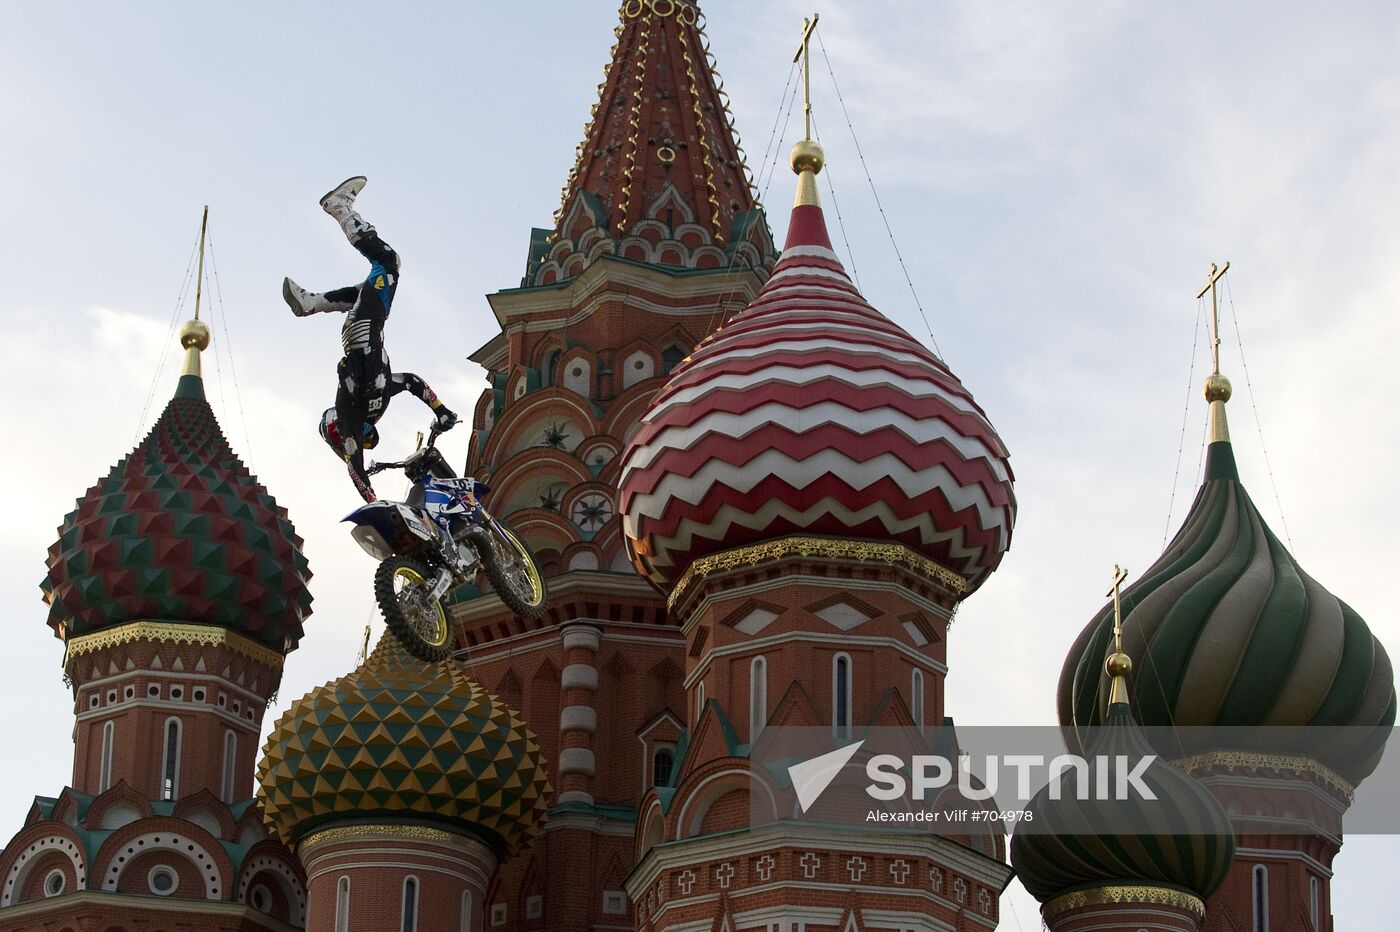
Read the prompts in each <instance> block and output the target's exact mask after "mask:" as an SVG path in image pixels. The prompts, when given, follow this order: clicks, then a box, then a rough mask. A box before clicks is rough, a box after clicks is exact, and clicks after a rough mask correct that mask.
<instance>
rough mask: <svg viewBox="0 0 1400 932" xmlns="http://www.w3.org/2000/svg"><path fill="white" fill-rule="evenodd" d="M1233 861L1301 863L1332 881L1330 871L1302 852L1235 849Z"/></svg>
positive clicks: (1270, 849) (1269, 849)
mask: <svg viewBox="0 0 1400 932" xmlns="http://www.w3.org/2000/svg"><path fill="white" fill-rule="evenodd" d="M1235 860H1237V861H1239V860H1271V861H1301V862H1302V863H1304V864H1306V865H1307V866H1308V867H1310V868H1312V869H1313V870H1314V871H1316V872H1317V873H1318V874H1320V875H1322V876H1323V877H1326V878H1327V879H1328V880H1331V879H1332V870H1331V869H1330V868H1328V867H1326V866H1324V865H1323V863H1322V862H1321V861H1319V860H1317V859H1316V858H1313V857H1311V856H1309V855H1307V854H1304V853H1303V852H1302V851H1275V850H1273V849H1272V848H1236V849H1235Z"/></svg>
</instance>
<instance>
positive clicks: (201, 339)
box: [180, 320, 209, 352]
mask: <svg viewBox="0 0 1400 932" xmlns="http://www.w3.org/2000/svg"><path fill="white" fill-rule="evenodd" d="M180 345H181V346H183V347H184V348H185V349H189V348H190V347H194V348H195V349H197V350H199V351H200V352H203V351H204V350H206V349H208V348H209V327H208V326H207V325H206V324H205V323H204V321H202V320H187V321H185V325H184V326H183V327H181V328H180Z"/></svg>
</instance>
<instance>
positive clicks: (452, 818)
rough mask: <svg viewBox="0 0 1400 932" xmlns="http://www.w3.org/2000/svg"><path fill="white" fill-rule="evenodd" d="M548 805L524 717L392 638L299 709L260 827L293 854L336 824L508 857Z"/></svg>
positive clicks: (276, 750) (288, 718)
mask: <svg viewBox="0 0 1400 932" xmlns="http://www.w3.org/2000/svg"><path fill="white" fill-rule="evenodd" d="M550 794H551V789H550V785H549V778H548V776H547V775H546V773H545V765H544V756H543V755H542V754H541V753H540V748H539V743H538V742H537V741H536V740H535V736H534V735H533V734H531V732H530V730H529V729H528V728H526V726H525V723H524V722H523V721H522V720H521V718H520V715H519V714H518V713H517V712H515V711H514V710H513V709H511V708H510V707H509V706H508V705H506V704H505V702H503V701H502V700H501V699H499V698H497V697H496V696H494V695H492V694H491V693H490V692H488V691H487V690H486V689H484V688H483V687H482V686H481V685H479V684H478V683H477V682H475V681H474V680H473V679H471V678H470V677H469V676H467V674H466V672H465V671H464V670H463V669H462V668H461V667H460V666H459V665H458V664H457V663H455V662H454V661H451V660H445V661H441V662H438V663H424V662H423V661H421V660H419V659H417V658H416V657H414V656H412V655H411V654H409V653H408V651H407V650H405V649H404V647H403V645H402V644H400V643H399V641H398V639H397V638H396V637H394V636H393V635H392V634H386V635H385V636H384V637H383V638H382V639H381V640H380V642H379V645H378V646H377V647H376V648H375V649H374V652H373V653H371V654H370V656H369V658H368V659H367V660H366V661H365V663H364V664H363V665H362V666H360V667H359V668H358V669H356V670H354V671H353V672H351V673H348V674H346V675H345V676H343V677H341V678H340V679H338V680H333V681H331V682H329V683H327V684H325V685H324V686H320V687H317V688H316V689H313V690H312V691H311V692H309V693H307V694H306V695H305V696H303V697H302V698H300V699H298V700H297V701H296V702H293V703H292V705H291V708H289V709H288V710H287V711H286V712H285V713H284V714H283V715H282V717H281V718H280V719H278V721H277V724H276V726H275V727H274V728H273V730H272V734H271V735H270V736H269V737H268V740H267V744H266V746H264V748H263V758H262V760H261V761H260V762H259V764H258V799H259V801H260V802H261V804H262V810H263V817H264V819H265V820H266V822H267V824H268V826H269V827H270V828H271V829H272V830H273V831H274V832H275V833H276V834H277V835H278V836H279V837H280V838H281V839H282V840H283V841H284V842H285V843H286V844H288V845H289V846H290V845H294V844H296V843H297V842H298V841H299V840H300V839H302V838H304V837H305V836H306V835H307V834H308V833H310V832H312V831H314V830H315V829H316V828H318V827H320V826H322V825H325V824H327V823H330V822H339V821H346V820H359V819H364V818H375V819H384V818H391V819H405V820H410V821H414V822H433V823H438V824H442V825H446V826H454V827H457V828H460V829H463V830H465V831H467V832H470V833H472V834H474V835H476V836H478V837H480V838H481V839H482V840H484V841H486V842H487V843H488V844H490V845H492V846H493V847H494V848H495V849H496V850H497V852H498V854H501V855H507V854H510V853H512V852H514V851H516V850H518V849H519V848H520V846H521V845H522V844H523V843H524V842H525V841H527V840H528V839H529V838H531V837H533V836H534V835H535V834H536V833H537V832H538V831H539V829H540V827H541V825H542V824H543V822H544V818H545V810H546V809H547V807H548V802H549V797H550Z"/></svg>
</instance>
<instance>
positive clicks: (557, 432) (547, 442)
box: [540, 422, 569, 450]
mask: <svg viewBox="0 0 1400 932" xmlns="http://www.w3.org/2000/svg"><path fill="white" fill-rule="evenodd" d="M568 439H569V432H568V431H567V430H565V429H564V425H563V424H560V423H557V422H556V423H554V424H550V425H549V426H548V427H546V428H545V429H544V437H543V438H541V440H540V446H542V447H553V448H554V449H556V450H562V449H564V444H565V443H566V442H567V441H568Z"/></svg>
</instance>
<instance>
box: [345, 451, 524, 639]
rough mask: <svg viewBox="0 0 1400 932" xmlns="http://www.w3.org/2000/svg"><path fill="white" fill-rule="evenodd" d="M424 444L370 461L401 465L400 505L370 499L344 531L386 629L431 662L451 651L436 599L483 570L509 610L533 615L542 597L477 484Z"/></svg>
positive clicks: (374, 469) (515, 542) (374, 466)
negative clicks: (405, 482)
mask: <svg viewBox="0 0 1400 932" xmlns="http://www.w3.org/2000/svg"><path fill="white" fill-rule="evenodd" d="M437 436H438V430H437V428H436V427H434V429H433V430H432V431H430V432H429V434H428V442H427V444H425V445H424V446H422V447H420V448H419V449H417V450H415V451H413V453H411V454H409V456H408V457H407V458H406V459H404V460H403V461H401V462H397V463H371V464H370V467H369V469H368V470H367V471H368V472H369V473H370V474H374V473H378V472H383V471H384V470H386V469H401V470H403V473H404V475H405V476H407V477H408V479H409V480H410V481H411V482H412V483H413V486H412V488H411V489H410V490H409V493H408V496H407V498H406V499H405V500H404V501H402V502H391V501H378V502H371V503H370V504H368V505H364V506H363V507H360V508H357V509H355V510H354V511H353V512H351V513H350V514H349V515H347V516H346V517H345V518H344V521H349V522H353V523H354V524H355V527H354V528H353V529H352V530H351V532H350V536H351V537H353V538H354V539H355V542H356V543H358V544H359V545H360V546H361V547H362V548H364V551H365V552H366V553H368V554H369V555H370V556H371V557H374V558H375V559H376V560H378V561H379V566H378V568H376V569H375V571H374V598H375V601H377V602H378V603H379V610H380V611H381V612H382V613H383V615H384V621H385V623H386V624H387V625H388V626H389V629H390V630H391V631H393V632H394V634H395V635H396V636H397V637H398V639H399V640H400V641H401V642H402V643H403V645H404V646H405V647H406V648H408V650H409V651H410V652H411V653H412V654H414V655H415V656H417V657H419V658H420V659H422V660H426V661H428V662H434V661H438V660H442V659H444V658H446V657H447V656H448V655H449V654H450V653H451V652H452V650H451V640H452V637H451V631H450V630H449V626H448V623H447V612H446V609H445V608H444V606H443V602H442V599H443V596H445V595H446V594H447V592H448V591H449V590H450V589H452V588H453V587H455V586H459V585H462V584H464V583H471V582H475V581H476V579H477V574H479V573H483V572H484V573H485V574H486V577H487V578H488V579H489V580H490V581H491V585H492V587H493V588H494V589H495V591H496V594H497V595H499V596H500V598H501V601H502V602H504V603H505V604H506V605H507V606H509V608H510V609H511V610H512V611H514V612H515V613H516V614H518V615H520V616H521V617H524V618H539V617H540V616H541V615H543V614H544V609H545V601H546V598H547V594H546V590H545V583H544V577H543V576H542V575H541V574H540V570H539V567H538V566H537V565H536V564H535V560H534V557H532V556H531V555H530V551H529V550H527V549H525V545H524V544H522V543H521V542H520V539H519V538H517V537H516V536H515V534H513V533H512V532H511V530H510V529H509V528H507V527H506V526H505V525H504V524H502V523H501V522H500V521H498V520H496V519H495V518H494V517H492V516H491V513H490V512H488V511H487V510H486V508H485V507H484V506H482V504H481V496H483V495H485V494H486V493H487V492H489V491H490V487H489V486H487V485H486V483H484V482H478V481H477V480H475V479H472V478H470V477H467V478H458V476H457V474H456V473H455V472H453V471H452V467H450V466H449V465H447V460H445V459H444V458H443V455H442V453H441V452H439V451H438V449H437V447H436V446H435V444H436V442H437Z"/></svg>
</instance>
